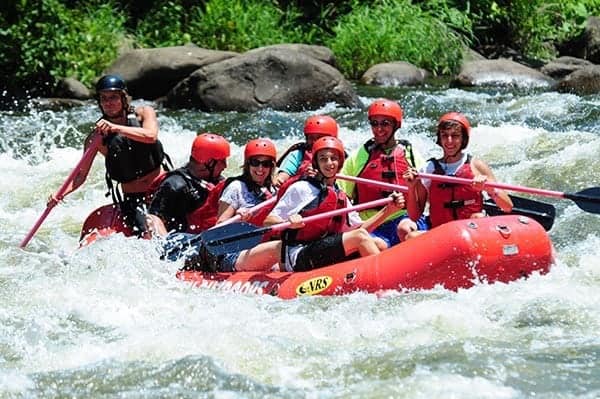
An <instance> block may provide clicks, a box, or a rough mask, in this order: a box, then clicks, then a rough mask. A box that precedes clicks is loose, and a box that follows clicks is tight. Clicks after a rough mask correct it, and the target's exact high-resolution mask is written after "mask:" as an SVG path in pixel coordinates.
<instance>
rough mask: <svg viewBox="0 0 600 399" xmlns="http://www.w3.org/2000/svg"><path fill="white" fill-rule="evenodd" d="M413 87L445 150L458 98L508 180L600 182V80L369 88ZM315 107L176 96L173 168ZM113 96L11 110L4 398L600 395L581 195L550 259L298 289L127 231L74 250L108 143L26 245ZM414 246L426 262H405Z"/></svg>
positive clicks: (97, 189) (285, 137)
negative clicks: (102, 104)
mask: <svg viewBox="0 0 600 399" xmlns="http://www.w3.org/2000/svg"><path fill="white" fill-rule="evenodd" d="M359 93H360V94H361V98H362V100H363V101H364V102H365V103H366V104H368V103H369V102H371V101H372V100H373V99H374V98H376V97H377V96H388V97H391V98H394V99H396V100H398V101H399V102H400V103H401V104H402V105H403V107H404V110H405V120H404V124H403V127H402V129H401V134H400V136H402V137H404V138H407V139H409V140H410V141H411V142H412V143H413V145H414V147H415V148H416V149H417V150H418V151H420V152H421V153H422V154H423V156H425V157H430V156H435V155H438V154H439V153H440V152H439V149H438V148H437V147H436V145H435V144H434V140H433V136H434V133H433V128H434V126H435V123H436V120H437V118H438V117H439V116H440V115H441V114H442V113H444V112H447V111H450V110H461V111H464V112H465V113H466V114H467V115H468V116H469V118H470V119H471V120H472V122H473V125H474V130H473V134H472V138H471V143H470V146H469V149H470V150H471V152H472V153H474V154H477V155H478V156H479V157H481V158H483V159H485V160H487V161H488V163H490V165H491V166H492V167H493V169H494V171H495V174H496V176H497V178H498V180H499V181H502V182H506V183H511V184H519V185H524V186H529V187H540V188H546V189H551V190H557V191H565V192H577V191H579V190H582V189H584V188H587V187H591V186H597V185H599V183H600V159H599V157H598V154H600V122H599V120H600V96H590V97H578V96H574V95H568V94H558V93H554V92H543V91H537V92H536V91H534V92H532V91H523V92H520V91H513V90H481V89H478V90H472V91H465V90H460V89H447V88H439V87H431V88H425V89H418V90H414V89H411V90H406V89H402V90H400V89H388V90H381V89H380V90H374V89H367V88H359ZM318 112H320V113H329V114H331V115H332V116H334V117H335V118H336V119H337V120H338V122H339V124H340V125H341V138H342V140H343V141H344V142H345V144H346V146H347V147H348V148H349V149H350V150H353V149H355V148H357V147H358V146H359V145H360V143H361V142H363V141H365V140H366V139H368V138H369V136H370V129H369V127H368V124H367V121H366V116H365V115H366V113H365V111H364V110H363V109H345V108H340V107H338V106H336V105H335V104H328V105H327V106H325V107H323V108H321V109H320V110H318ZM310 114H311V113H309V112H300V113H286V112H278V111H261V112H257V113H251V114H243V113H219V114H208V113H202V112H197V111H177V112H173V111H170V112H167V111H164V110H159V122H160V138H161V140H162V141H163V143H164V145H165V147H166V150H167V152H168V153H169V154H170V155H171V157H172V159H173V161H174V163H175V164H176V165H181V164H183V163H184V162H185V160H186V158H187V156H188V154H189V149H190V145H191V141H192V139H193V137H194V135H195V133H196V131H198V130H202V131H213V132H218V133H224V134H225V135H226V136H227V137H229V138H230V139H232V140H233V142H234V143H235V144H234V146H233V155H232V158H231V161H230V163H229V168H228V170H227V174H229V175H233V174H237V173H238V172H239V165H240V163H241V158H242V151H241V148H242V147H243V145H244V143H245V140H246V139H248V138H254V137H256V136H258V135H261V136H263V135H265V136H269V137H271V138H272V139H274V140H275V141H276V144H277V146H278V149H279V150H283V149H285V148H287V146H289V145H291V144H292V143H294V142H296V141H298V140H299V139H300V138H301V137H302V135H301V129H302V123H303V121H304V119H305V118H306V117H307V116H308V115H310ZM97 117H98V111H97V107H96V104H95V103H93V102H90V103H89V104H88V105H85V106H83V107H79V108H73V109H70V110H63V111H48V110H39V109H35V108H31V109H29V110H27V111H21V112H6V111H2V112H0V171H1V176H2V179H0V259H1V260H0V303H1V305H0V398H75V397H78V398H115V397H118V398H171V397H182V398H217V399H220V398H223V399H230V398H231V399H232V398H323V399H330V398H530V397H537V398H561V399H562V398H597V397H600V337H599V333H598V331H600V262H599V258H600V233H599V229H600V227H599V226H600V223H599V222H600V219H599V217H598V216H596V215H592V214H589V213H585V212H584V211H582V210H580V209H579V208H578V207H577V206H576V205H575V204H574V203H573V202H571V201H569V200H556V199H544V198H541V197H537V198H536V199H538V200H545V201H548V202H550V203H553V204H555V205H556V207H557V219H556V222H555V225H554V227H553V229H552V230H551V232H550V236H551V238H552V240H553V242H554V244H555V247H556V249H557V263H556V264H555V265H554V267H553V268H552V270H551V272H550V273H549V274H547V275H544V276H540V275H534V276H532V277H531V278H529V279H527V280H520V281H515V282H512V283H510V284H495V285H485V284H478V285H476V286H475V287H473V288H471V289H468V290H461V291H459V292H451V291H447V290H444V289H442V288H436V289H433V290H431V291H426V292H386V293H383V294H382V295H373V294H364V293H356V294H352V295H348V296H344V297H333V298H329V297H328V298H322V297H307V298H300V299H296V300H289V301H284V300H280V299H277V298H273V297H269V296H261V297H257V296H249V295H241V294H233V293H227V292H215V291H211V290H208V289H200V288H193V287H191V286H190V285H189V284H188V283H184V282H181V281H179V280H177V279H176V278H175V272H176V270H177V268H178V266H179V265H177V264H172V263H166V262H163V261H160V260H158V259H157V256H156V251H155V246H154V244H153V243H152V242H149V241H139V240H135V239H126V238H124V237H121V236H115V237H112V238H109V239H107V240H104V241H101V242H98V243H96V244H95V245H92V246H90V247H87V248H85V249H82V250H77V244H78V243H77V240H78V236H79V229H80V227H81V224H82V222H83V220H84V219H85V217H86V216H87V215H88V214H89V213H90V212H91V211H92V210H93V209H94V208H96V207H98V206H100V205H103V204H105V203H107V202H108V201H107V198H106V197H105V196H104V194H105V191H106V188H105V182H104V166H103V164H102V161H101V160H100V157H99V159H98V160H97V161H96V162H95V164H94V167H93V169H92V172H91V174H90V176H89V178H88V180H87V182H86V183H85V185H84V186H83V187H82V188H81V189H80V190H78V191H77V192H75V193H73V194H72V195H70V196H69V197H67V199H66V201H65V202H64V203H62V204H60V205H59V206H58V207H56V208H55V209H54V210H53V211H52V212H51V214H50V215H49V217H48V218H47V220H46V221H45V222H44V224H43V225H42V227H41V228H40V230H39V232H38V233H37V234H36V235H35V237H34V238H33V240H32V241H31V242H30V244H29V245H28V247H27V248H26V250H21V249H19V248H18V244H19V243H20V241H21V240H22V239H23V237H24V236H25V235H26V233H27V232H28V231H29V229H30V228H31V226H32V225H33V224H34V223H35V221H36V220H37V218H38V217H39V216H40V214H41V213H42V211H43V210H44V208H45V200H46V198H47V197H48V195H49V194H50V193H52V192H55V191H56V190H57V189H58V187H60V185H61V184H62V182H63V181H64V180H65V178H66V177H67V176H68V174H69V173H70V172H71V170H72V168H73V166H74V165H75V164H76V163H77V162H78V160H79V159H80V157H81V154H82V152H81V142H82V140H83V137H84V136H85V135H86V134H87V132H88V131H89V129H90V127H91V126H92V124H93V122H94V121H95V120H96V119H97ZM399 262H410V259H401V260H399Z"/></svg>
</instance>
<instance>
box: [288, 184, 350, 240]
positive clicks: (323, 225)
mask: <svg viewBox="0 0 600 399" xmlns="http://www.w3.org/2000/svg"><path fill="white" fill-rule="evenodd" d="M290 180H291V179H290ZM298 180H306V181H308V182H309V183H310V184H312V185H313V186H315V187H317V188H318V189H319V195H318V197H317V198H315V200H314V201H312V202H311V203H309V204H308V205H307V206H305V207H304V208H303V209H302V210H301V211H300V215H301V216H302V217H308V216H312V215H318V214H321V213H324V212H328V211H333V210H336V209H341V208H345V207H346V206H347V201H348V199H347V197H346V194H345V193H344V192H343V191H342V190H340V189H339V188H337V187H336V186H327V185H325V184H324V183H323V182H321V181H320V180H317V179H315V178H312V177H299V178H298V179H297V180H295V181H294V183H295V182H297V181H298ZM286 183H287V182H286ZM290 186H291V184H289V185H287V186H285V187H284V186H282V187H281V188H280V189H279V192H278V193H277V195H278V197H280V195H283V192H282V191H284V192H285V190H287V188H289V187H290ZM347 224H348V219H347V215H339V216H334V217H331V218H325V219H321V220H316V221H314V222H311V223H309V224H307V225H306V226H305V227H303V228H301V229H289V230H286V234H285V238H284V240H285V241H286V244H287V245H289V244H290V243H305V242H310V241H314V240H318V239H319V238H323V237H325V236H327V235H330V234H335V233H339V232H342V231H344V227H345V226H346V225H347Z"/></svg>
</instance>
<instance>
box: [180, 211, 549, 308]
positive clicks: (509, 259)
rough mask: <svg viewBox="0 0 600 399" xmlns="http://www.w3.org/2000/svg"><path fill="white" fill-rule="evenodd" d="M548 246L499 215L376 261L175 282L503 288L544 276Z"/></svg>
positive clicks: (442, 230)
mask: <svg viewBox="0 0 600 399" xmlns="http://www.w3.org/2000/svg"><path fill="white" fill-rule="evenodd" d="M553 255H554V253H553V246H552V243H551V241H550V239H549V237H548V235H547V233H546V231H545V230H544V229H543V227H542V226H541V225H540V224H539V223H537V222H536V221H535V220H533V219H530V218H528V217H524V216H515V215H506V216H494V217H487V218H482V219H468V220H459V221H454V222H451V223H447V224H444V225H442V226H439V227H437V228H435V229H433V230H431V231H430V232H428V233H427V234H424V235H422V236H419V237H417V238H415V239H412V240H409V241H407V242H405V243H402V244H400V245H396V246H394V247H392V248H390V249H388V250H386V251H383V252H381V253H380V254H378V255H374V256H370V257H366V258H359V259H355V260H351V261H347V262H344V263H339V264H335V265H332V266H328V267H323V268H320V269H315V270H312V271H309V272H298V273H287V272H273V273H263V272H261V273H256V272H237V273H205V272H195V271H181V272H179V273H178V274H177V277H178V278H179V279H181V280H184V281H189V282H192V283H193V284H194V285H197V286H200V287H207V288H213V289H221V290H226V291H233V292H240V293H252V294H268V295H275V296H279V297H281V298H294V297H298V296H304V295H342V294H347V293H351V292H355V291H365V292H377V291H380V290H407V289H408V290H413V289H431V288H433V287H435V286H437V285H441V286H443V287H445V288H447V289H451V290H457V289H459V288H468V287H471V286H473V285H474V284H476V283H477V282H485V283H494V282H505V283H506V282H509V281H513V280H516V279H519V278H522V277H526V276H528V275H530V274H531V273H533V272H539V273H546V272H548V270H549V269H550V265H551V264H552V262H553V260H554V258H553Z"/></svg>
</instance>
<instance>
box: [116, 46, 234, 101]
mask: <svg viewBox="0 0 600 399" xmlns="http://www.w3.org/2000/svg"><path fill="white" fill-rule="evenodd" d="M237 55H238V53H234V52H230V51H215V50H207V49H203V48H199V47H197V46H194V45H187V46H175V47H163V48H152V49H140V50H132V51H129V52H126V53H124V54H123V55H121V56H120V57H119V58H118V59H117V60H116V61H115V62H114V63H113V64H112V65H111V66H110V67H109V68H108V69H107V70H106V71H105V73H110V74H119V75H121V76H122V77H123V79H125V81H126V82H127V88H128V90H129V94H131V96H132V97H133V98H145V99H148V100H154V99H156V98H158V97H162V96H165V95H166V94H167V93H168V92H169V90H171V89H172V88H173V87H175V85H176V84H177V83H179V81H181V80H182V79H184V78H186V77H187V76H188V75H189V74H191V73H192V72H194V71H195V70H196V69H198V68H201V67H203V66H206V65H210V64H212V63H215V62H219V61H222V60H225V59H228V58H232V57H235V56H237Z"/></svg>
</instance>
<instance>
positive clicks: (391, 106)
mask: <svg viewBox="0 0 600 399" xmlns="http://www.w3.org/2000/svg"><path fill="white" fill-rule="evenodd" d="M373 116H387V117H389V118H392V119H394V120H395V121H396V128H399V127H400V125H401V124H402V107H400V105H399V104H398V103H397V102H395V101H391V100H387V99H385V98H381V99H379V100H375V101H373V104H371V105H370V106H369V112H368V117H369V119H370V118H371V117H373Z"/></svg>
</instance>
